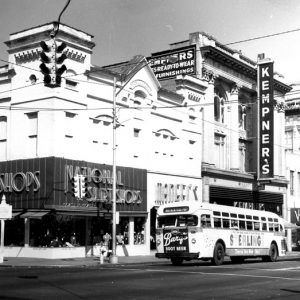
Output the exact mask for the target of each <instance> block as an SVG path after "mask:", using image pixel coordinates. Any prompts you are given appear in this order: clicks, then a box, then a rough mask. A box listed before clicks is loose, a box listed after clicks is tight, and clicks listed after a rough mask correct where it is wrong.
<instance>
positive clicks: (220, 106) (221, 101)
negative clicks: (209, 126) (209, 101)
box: [214, 88, 225, 123]
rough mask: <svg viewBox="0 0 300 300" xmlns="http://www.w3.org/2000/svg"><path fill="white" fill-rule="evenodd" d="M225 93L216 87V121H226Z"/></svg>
mask: <svg viewBox="0 0 300 300" xmlns="http://www.w3.org/2000/svg"><path fill="white" fill-rule="evenodd" d="M224 105H225V95H224V93H221V91H220V90H219V89H218V88H215V95H214V116H215V121H217V122H220V123H224Z"/></svg>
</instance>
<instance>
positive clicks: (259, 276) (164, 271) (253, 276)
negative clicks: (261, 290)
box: [109, 268, 300, 281]
mask: <svg viewBox="0 0 300 300" xmlns="http://www.w3.org/2000/svg"><path fill="white" fill-rule="evenodd" d="M109 269H115V270H124V271H143V272H161V273H182V274H200V275H214V276H236V277H249V278H267V279H281V280H290V281H293V280H294V281H300V278H290V277H281V276H267V275H250V274H234V273H214V272H197V271H180V270H161V269H137V268H109Z"/></svg>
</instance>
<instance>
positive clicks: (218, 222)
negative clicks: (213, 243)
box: [214, 218, 222, 228]
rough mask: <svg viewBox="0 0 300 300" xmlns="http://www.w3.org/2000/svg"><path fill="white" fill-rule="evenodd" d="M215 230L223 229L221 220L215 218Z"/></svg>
mask: <svg viewBox="0 0 300 300" xmlns="http://www.w3.org/2000/svg"><path fill="white" fill-rule="evenodd" d="M214 228H222V222H221V218H214Z"/></svg>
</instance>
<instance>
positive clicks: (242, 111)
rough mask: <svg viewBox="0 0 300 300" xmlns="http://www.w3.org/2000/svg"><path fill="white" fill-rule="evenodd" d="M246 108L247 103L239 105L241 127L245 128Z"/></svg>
mask: <svg viewBox="0 0 300 300" xmlns="http://www.w3.org/2000/svg"><path fill="white" fill-rule="evenodd" d="M246 110H247V107H246V105H244V104H240V105H239V127H240V128H241V129H244V130H245V129H246Z"/></svg>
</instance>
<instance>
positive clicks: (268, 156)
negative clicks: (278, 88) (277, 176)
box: [257, 61, 274, 180]
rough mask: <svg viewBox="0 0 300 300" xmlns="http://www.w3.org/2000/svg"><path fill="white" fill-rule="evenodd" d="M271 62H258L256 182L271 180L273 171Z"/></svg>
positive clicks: (272, 86) (272, 85)
mask: <svg viewBox="0 0 300 300" xmlns="http://www.w3.org/2000/svg"><path fill="white" fill-rule="evenodd" d="M273 81H274V80H273V62H272V61H262V62H258V102H259V103H258V107H259V109H258V120H259V126H258V131H259V135H258V137H259V145H258V176H257V177H258V180H260V179H265V180H266V179H271V178H272V177H273V169H274V149H273V145H274V82H273Z"/></svg>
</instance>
